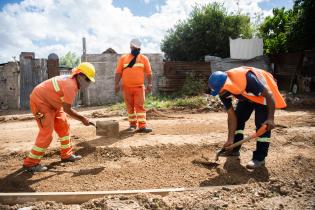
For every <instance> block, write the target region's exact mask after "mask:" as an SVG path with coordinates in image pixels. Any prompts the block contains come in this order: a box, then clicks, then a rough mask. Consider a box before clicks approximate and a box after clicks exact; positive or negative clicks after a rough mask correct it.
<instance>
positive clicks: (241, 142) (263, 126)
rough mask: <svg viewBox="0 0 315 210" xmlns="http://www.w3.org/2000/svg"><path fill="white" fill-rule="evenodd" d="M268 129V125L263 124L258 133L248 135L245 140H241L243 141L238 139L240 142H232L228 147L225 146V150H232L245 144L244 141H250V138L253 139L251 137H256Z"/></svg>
mask: <svg viewBox="0 0 315 210" xmlns="http://www.w3.org/2000/svg"><path fill="white" fill-rule="evenodd" d="M266 131H267V125H262V126H261V127H260V128H259V129H258V131H257V132H256V133H254V134H253V135H250V136H248V137H246V138H245V139H243V140H241V141H238V142H236V143H234V144H231V145H230V146H228V147H225V150H230V149H233V148H235V147H237V146H240V145H241V144H243V143H245V142H247V141H249V140H251V139H255V138H257V137H259V136H261V135H263V134H264V133H265V132H266Z"/></svg>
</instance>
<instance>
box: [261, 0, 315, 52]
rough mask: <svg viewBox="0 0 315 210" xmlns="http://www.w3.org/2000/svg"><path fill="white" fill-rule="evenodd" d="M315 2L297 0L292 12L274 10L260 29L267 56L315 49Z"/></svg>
mask: <svg viewBox="0 0 315 210" xmlns="http://www.w3.org/2000/svg"><path fill="white" fill-rule="evenodd" d="M314 11H315V0H295V2H294V6H293V8H292V9H290V10H285V9H284V8H275V9H273V16H268V17H266V18H265V20H264V21H263V23H262V24H261V25H260V27H259V36H261V37H262V38H263V39H264V51H265V53H266V54H277V53H284V52H296V51H302V50H306V49H314V48H315V42H314V37H315V27H314V26H315V12H314Z"/></svg>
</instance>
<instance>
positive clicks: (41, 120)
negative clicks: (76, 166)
mask: <svg viewBox="0 0 315 210" xmlns="http://www.w3.org/2000/svg"><path fill="white" fill-rule="evenodd" d="M94 77H95V69H94V66H93V65H92V64H90V63H88V62H84V63H81V64H80V65H79V66H78V67H76V68H74V69H72V74H71V75H70V76H56V77H53V78H51V79H49V80H46V81H44V82H42V83H40V84H39V85H37V86H36V87H35V88H34V90H33V92H32V93H31V95H30V108H31V112H32V113H33V114H34V116H35V120H36V122H37V125H38V127H39V133H38V135H37V138H36V141H35V145H34V146H33V147H32V149H31V151H30V153H29V155H28V156H27V157H26V158H25V159H24V163H23V168H24V169H25V170H27V171H30V172H42V171H46V170H47V167H46V166H43V165H40V161H41V159H42V157H43V155H44V153H45V151H46V149H47V148H48V146H49V145H50V143H51V141H52V139H53V137H52V133H53V131H54V130H55V131H56V133H57V134H58V136H59V140H60V156H61V161H65V162H67V161H70V162H75V161H77V160H80V159H81V158H82V157H81V156H80V155H75V154H74V153H73V151H72V144H71V139H70V127H69V121H68V119H67V115H66V114H68V115H69V116H71V117H72V118H74V119H76V120H79V121H81V122H82V123H83V124H84V125H85V126H88V125H89V119H87V118H86V117H84V116H82V115H80V114H79V113H77V112H76V111H75V110H73V109H72V108H71V105H72V103H73V101H74V99H75V97H76V95H77V93H78V91H79V89H85V88H87V87H88V86H89V85H90V83H91V82H95V79H94Z"/></svg>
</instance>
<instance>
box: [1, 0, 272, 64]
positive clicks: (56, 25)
mask: <svg viewBox="0 0 315 210" xmlns="http://www.w3.org/2000/svg"><path fill="white" fill-rule="evenodd" d="M262 1H268V0H240V4H239V8H240V10H241V12H242V13H248V14H249V15H250V16H251V17H254V16H255V13H261V12H262V13H264V14H267V13H268V14H270V11H262V10H261V9H260V8H259V7H258V3H259V2H262ZM145 2H149V0H145ZM209 2H214V0H212V1H209V0H199V1H198V0H166V3H165V5H160V6H158V7H157V8H158V10H157V13H155V14H153V15H152V16H150V17H139V16H134V15H133V14H132V13H131V11H130V10H129V9H128V8H116V7H114V6H113V4H112V0H67V1H62V0H24V1H23V2H21V3H20V4H10V5H8V6H6V7H5V8H4V9H3V11H1V12H0V20H1V24H0V40H1V42H0V63H2V62H7V61H8V60H12V59H11V58H12V56H17V57H18V56H19V54H20V52H22V51H33V52H35V55H36V57H47V56H48V54H50V53H56V54H58V55H59V56H61V55H64V54H65V53H66V52H68V51H72V52H75V53H76V54H77V55H81V53H82V37H83V36H84V37H86V40H87V52H88V53H101V52H103V51H104V50H106V49H107V48H109V47H111V48H113V49H115V50H116V51H117V52H119V53H125V52H128V51H129V41H130V39H131V38H133V37H139V38H140V39H143V40H144V43H143V52H152V53H156V52H160V48H159V46H160V41H161V40H162V38H163V37H164V35H165V33H166V31H167V30H168V29H170V28H171V27H173V26H174V24H175V23H176V22H177V21H178V20H180V19H186V18H187V16H188V14H189V13H190V12H191V10H192V6H193V5H195V4H196V3H198V4H205V3H209ZM219 2H221V3H224V6H225V7H226V8H227V9H228V11H230V12H233V11H234V12H235V11H237V5H236V3H235V2H236V1H235V0H220V1H219Z"/></svg>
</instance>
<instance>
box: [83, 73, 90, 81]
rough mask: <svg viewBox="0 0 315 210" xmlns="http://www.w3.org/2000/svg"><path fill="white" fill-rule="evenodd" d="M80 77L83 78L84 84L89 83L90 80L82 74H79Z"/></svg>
mask: <svg viewBox="0 0 315 210" xmlns="http://www.w3.org/2000/svg"><path fill="white" fill-rule="evenodd" d="M80 75H81V77H83V78H84V80H85V81H86V82H91V80H90V79H89V78H88V77H87V76H85V75H84V74H82V73H81V74H80Z"/></svg>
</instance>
